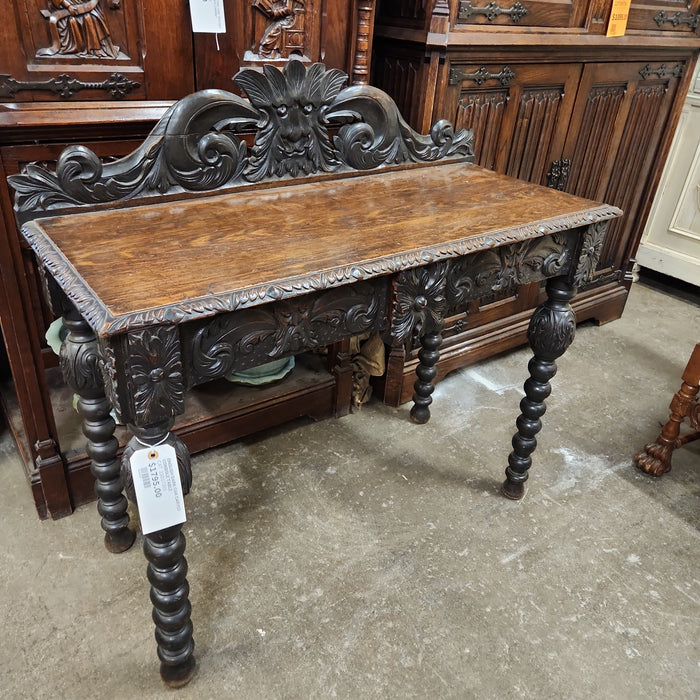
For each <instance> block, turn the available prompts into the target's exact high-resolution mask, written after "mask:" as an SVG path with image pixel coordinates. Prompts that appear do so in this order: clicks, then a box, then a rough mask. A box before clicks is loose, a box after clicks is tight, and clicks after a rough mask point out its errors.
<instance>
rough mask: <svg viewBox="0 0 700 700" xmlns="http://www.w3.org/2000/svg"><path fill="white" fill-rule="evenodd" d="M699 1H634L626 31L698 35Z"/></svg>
mask: <svg viewBox="0 0 700 700" xmlns="http://www.w3.org/2000/svg"><path fill="white" fill-rule="evenodd" d="M699 27H700V0H690V1H689V2H688V1H686V0H634V1H633V2H632V5H631V6H630V13H629V18H628V20H627V28H628V29H639V30H643V31H653V32H658V31H663V32H682V33H685V34H693V33H694V34H696V35H697V34H699V33H700V30H699Z"/></svg>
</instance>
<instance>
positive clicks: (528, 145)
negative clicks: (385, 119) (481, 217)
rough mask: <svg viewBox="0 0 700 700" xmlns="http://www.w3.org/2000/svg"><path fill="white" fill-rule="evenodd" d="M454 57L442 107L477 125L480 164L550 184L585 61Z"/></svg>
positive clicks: (466, 124)
mask: <svg viewBox="0 0 700 700" xmlns="http://www.w3.org/2000/svg"><path fill="white" fill-rule="evenodd" d="M468 60H469V62H462V61H461V60H454V59H453V60H452V62H451V65H450V69H449V76H448V85H449V87H448V90H447V95H448V97H447V99H448V100H451V104H449V105H445V106H444V108H439V109H438V113H444V114H450V115H454V117H453V119H454V122H455V126H456V127H458V128H467V129H473V131H474V149H475V155H476V159H477V162H478V163H479V165H482V166H484V167H485V168H489V169H490V170H496V171H497V172H500V173H505V174H507V175H512V176H513V177H518V178H521V179H523V180H529V181H530V182H535V183H537V184H542V185H546V184H548V176H549V175H550V171H551V167H552V162H553V161H555V160H557V159H559V158H560V155H561V152H562V150H563V148H564V140H565V137H566V131H567V126H568V124H569V120H570V117H571V112H572V109H573V105H574V101H575V97H576V86H577V84H578V81H579V78H580V75H581V65H580V64H576V63H569V64H550V65H543V64H535V63H512V62H497V63H476V62H473V59H468Z"/></svg>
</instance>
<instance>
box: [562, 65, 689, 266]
mask: <svg viewBox="0 0 700 700" xmlns="http://www.w3.org/2000/svg"><path fill="white" fill-rule="evenodd" d="M687 68H688V66H687V61H683V60H667V61H664V62H660V61H659V62H657V61H654V62H652V63H644V62H635V61H630V62H624V63H591V64H588V65H586V67H585V68H584V71H583V75H582V78H581V85H580V87H579V92H578V96H577V100H576V104H575V105H574V110H573V115H572V119H571V125H570V127H569V133H568V135H567V139H566V144H565V146H564V156H563V159H562V162H565V163H566V164H567V167H568V168H569V170H570V174H569V176H568V180H567V181H566V182H565V183H564V188H563V189H565V190H566V191H567V192H571V193H572V194H577V195H579V196H581V197H588V198H590V199H595V200H598V201H602V202H608V203H609V204H613V205H615V206H617V207H620V208H621V209H622V210H623V212H624V216H623V217H622V218H620V219H617V220H616V221H613V222H611V226H610V227H609V230H608V234H607V237H606V240H605V245H604V248H603V251H602V254H601V258H600V263H599V268H598V269H599V271H600V272H601V273H605V272H608V273H613V274H615V273H616V272H619V271H620V270H622V271H623V272H624V270H625V268H626V266H627V262H628V260H629V258H630V257H631V256H632V255H633V254H634V249H635V248H636V245H637V243H638V242H639V237H640V235H641V230H639V231H638V230H637V228H638V226H637V221H638V218H639V217H638V216H637V214H638V213H639V212H640V209H641V207H642V206H643V205H644V202H643V201H642V195H643V193H644V192H645V191H646V181H647V178H649V177H650V176H651V175H652V173H653V172H654V164H655V160H656V158H657V153H658V151H659V148H660V145H661V142H662V140H663V139H664V137H665V136H667V134H666V126H667V119H668V117H669V113H670V109H671V106H672V104H673V102H674V99H675V96H676V92H677V90H678V84H679V82H680V79H681V77H682V75H683V74H684V72H685V71H686V70H687Z"/></svg>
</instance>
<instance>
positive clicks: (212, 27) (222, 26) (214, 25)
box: [190, 0, 226, 34]
mask: <svg viewBox="0 0 700 700" xmlns="http://www.w3.org/2000/svg"><path fill="white" fill-rule="evenodd" d="M190 16H191V17H192V31H193V32H203V33H207V34H224V33H225V32H226V17H225V16H224V0H190Z"/></svg>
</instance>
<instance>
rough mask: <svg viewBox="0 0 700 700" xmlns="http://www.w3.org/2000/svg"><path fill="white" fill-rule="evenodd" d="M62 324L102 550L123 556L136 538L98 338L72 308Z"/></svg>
mask: <svg viewBox="0 0 700 700" xmlns="http://www.w3.org/2000/svg"><path fill="white" fill-rule="evenodd" d="M63 323H64V324H65V326H66V328H67V329H68V336H67V337H66V339H65V340H64V341H63V345H62V346H61V370H62V372H63V377H64V379H65V381H66V383H67V384H68V385H69V386H70V387H71V388H72V389H73V391H74V392H75V393H76V394H78V396H79V397H80V398H79V399H78V410H79V411H80V414H81V416H82V418H83V433H84V434H85V437H86V438H87V441H88V443H87V453H88V455H89V457H90V458H91V459H92V465H91V471H92V474H93V476H94V477H95V494H96V495H97V510H98V512H99V514H100V515H101V516H102V529H103V530H104V531H105V547H106V548H107V549H108V550H109V551H110V552H114V553H119V552H124V551H126V550H127V549H129V547H131V545H132V544H133V543H134V538H135V537H136V535H135V533H134V532H133V530H130V529H129V527H128V525H129V515H128V513H127V500H126V498H125V497H124V494H123V492H122V481H121V477H120V474H119V460H118V458H117V452H118V450H119V442H118V440H117V438H116V437H115V436H114V429H115V427H116V425H115V423H114V419H113V418H112V416H111V415H110V411H111V409H112V407H111V404H110V402H109V400H108V399H107V397H106V396H105V390H104V381H103V378H102V373H101V371H100V367H99V362H100V354H99V349H98V345H97V338H96V337H95V334H94V333H93V332H92V330H91V328H90V326H89V325H88V324H87V323H86V322H85V321H84V320H83V318H82V317H81V316H80V314H79V313H78V312H77V311H76V310H71V311H67V312H66V313H65V314H64V316H63Z"/></svg>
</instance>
